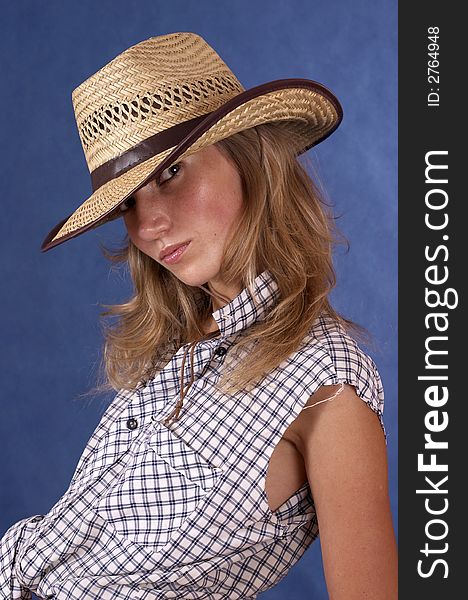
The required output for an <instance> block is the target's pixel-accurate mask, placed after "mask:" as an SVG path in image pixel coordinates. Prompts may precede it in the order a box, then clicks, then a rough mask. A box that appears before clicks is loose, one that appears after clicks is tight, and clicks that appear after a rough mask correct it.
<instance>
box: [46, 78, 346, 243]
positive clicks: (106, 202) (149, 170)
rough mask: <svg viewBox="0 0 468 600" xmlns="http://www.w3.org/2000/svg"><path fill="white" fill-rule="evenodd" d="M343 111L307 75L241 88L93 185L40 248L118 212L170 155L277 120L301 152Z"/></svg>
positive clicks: (335, 124)
mask: <svg viewBox="0 0 468 600" xmlns="http://www.w3.org/2000/svg"><path fill="white" fill-rule="evenodd" d="M342 116H343V112H342V108H341V105H340V103H339V102H338V100H337V99H336V97H335V96H334V94H333V93H332V92H331V91H330V90H328V89H327V88H326V87H325V86H323V85H321V84H319V83H317V82H315V81H312V80H308V79H283V80H278V81H272V82H269V83H265V84H262V85H260V86H257V87H255V88H251V89H250V90H246V91H244V92H242V93H240V94H238V95H237V96H235V97H234V98H233V99H231V100H229V101H228V102H226V103H225V104H224V105H222V106H221V107H220V108H218V109H217V110H215V111H213V112H212V113H210V114H208V115H207V116H206V117H205V118H204V119H202V121H201V122H199V123H198V125H196V126H195V127H194V128H193V130H192V131H190V133H189V134H188V135H186V136H185V138H184V139H183V140H182V141H180V142H179V143H178V144H177V145H175V146H172V147H170V148H167V149H165V150H164V151H162V152H160V153H158V154H156V155H155V156H152V157H151V158H149V159H147V160H145V161H144V162H141V163H140V164H137V165H136V166H134V167H132V168H131V169H130V170H128V171H126V172H125V173H123V174H122V175H120V176H118V177H116V178H114V179H111V180H110V181H108V182H107V183H105V184H103V185H102V186H101V187H99V188H98V189H97V190H96V191H95V192H94V193H93V194H92V195H91V196H90V197H89V198H88V199H87V200H86V201H85V202H83V204H81V205H80V206H79V207H78V208H77V209H76V210H75V211H74V212H73V213H72V214H71V215H69V216H68V217H67V218H66V219H64V220H63V221H61V222H60V223H58V224H57V225H56V226H55V227H54V228H53V229H52V230H51V231H50V232H49V234H48V235H47V237H46V238H45V240H44V242H43V243H42V246H41V250H42V251H43V252H45V251H47V250H50V249H51V248H54V247H55V246H58V245H59V244H62V243H63V242H65V241H67V240H69V239H71V238H74V237H77V236H78V235H81V234H82V233H85V232H86V231H88V230H89V229H93V228H95V227H98V226H100V225H102V224H103V223H105V222H107V221H110V220H113V219H115V218H117V217H119V216H121V215H122V212H121V211H120V205H121V204H122V202H124V200H126V199H127V198H129V197H130V196H131V195H132V194H133V193H135V192H136V191H137V190H138V189H139V188H141V187H143V186H144V185H145V184H146V183H147V182H148V181H150V180H151V179H153V178H156V177H158V176H159V175H160V174H161V173H162V172H163V171H164V170H165V169H166V168H168V167H170V166H171V165H172V164H173V163H174V161H175V160H177V159H182V158H184V157H185V156H188V155H189V154H192V153H194V152H197V151H198V150H200V149H201V148H204V147H206V146H209V145H211V144H214V143H216V142H218V141H220V140H221V139H224V138H227V137H229V136H231V135H234V134H235V133H238V132H239V131H243V130H245V129H248V128H250V127H254V126H256V125H261V124H263V123H269V122H283V123H284V126H285V127H286V128H287V129H288V132H289V133H290V135H291V138H292V139H293V141H294V142H295V144H296V147H297V152H298V154H299V153H302V152H305V151H306V150H308V149H309V148H311V147H312V146H315V145H316V144H318V143H319V142H321V141H323V140H324V139H325V138H326V137H328V136H329V135H330V134H331V133H333V131H335V129H336V128H337V127H338V125H339V124H340V122H341V120H342Z"/></svg>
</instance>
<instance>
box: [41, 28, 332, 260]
mask: <svg viewBox="0 0 468 600" xmlns="http://www.w3.org/2000/svg"><path fill="white" fill-rule="evenodd" d="M72 100H73V106H74V110H75V117H76V122H77V126H78V131H79V134H80V138H81V143H82V145H83V150H84V153H85V157H86V162H87V164H88V168H89V171H90V174H91V182H92V189H93V193H92V195H91V196H90V197H89V198H88V199H87V200H85V202H83V204H81V205H80V206H79V207H78V208H77V209H76V210H75V211H74V212H73V213H72V214H71V215H70V216H68V217H67V218H66V219H64V220H62V221H61V222H60V223H59V224H58V225H56V226H55V227H54V228H53V229H52V230H51V231H50V233H49V234H48V235H47V237H46V239H45V240H44V242H43V244H42V247H41V249H42V250H43V251H46V250H49V249H50V248H53V247H54V246H57V245H58V244H61V243H63V242H65V241H66V240H69V239H71V238H73V237H76V236H78V235H81V234H82V233H84V232H85V231H87V230H88V229H92V228H94V227H97V226H99V225H102V224H103V223H104V222H106V221H110V220H112V219H115V218H117V217H118V216H120V215H121V214H122V212H121V210H120V205H121V204H122V202H123V201H124V200H125V199H127V198H128V197H129V196H131V194H133V193H134V192H135V191H136V190H138V189H139V188H140V187H142V186H143V185H145V184H146V183H147V182H148V181H149V180H151V179H153V178H156V177H158V176H159V174H160V173H162V171H164V170H165V169H167V168H168V167H170V166H171V165H172V164H173V163H174V161H175V160H176V159H178V160H179V159H181V158H183V157H185V156H187V155H189V154H191V153H193V152H196V151H197V150H200V149H201V148H203V147H205V146H208V145H210V144H214V143H215V142H217V141H219V140H221V139H223V138H226V137H228V136H231V135H233V134H235V133H237V132H239V131H242V130H244V129H248V128H249V127H254V126H255V125H260V124H262V123H267V122H273V121H276V122H281V123H282V124H283V126H284V127H286V128H287V129H288V131H289V133H290V136H291V139H292V140H293V141H294V142H295V144H296V147H297V152H298V154H299V153H301V152H305V151H306V150H308V149H309V148H311V147H312V146H314V145H315V144H317V143H318V142H320V141H322V140H324V139H325V138H326V137H327V136H329V135H330V134H331V133H332V132H333V131H334V130H335V129H336V128H337V127H338V125H339V123H340V121H341V119H342V109H341V106H340V103H339V102H338V100H337V99H336V98H335V96H334V95H333V94H332V92H330V90H328V89H327V88H326V87H324V86H323V85H321V84H319V83H317V82H315V81H310V80H308V79H281V80H278V81H271V82H269V83H264V84H262V85H259V86H257V87H254V88H251V89H249V90H245V89H244V88H243V87H242V85H241V84H240V83H239V81H238V80H237V78H236V77H235V75H234V74H233V73H232V71H231V70H230V69H229V68H228V67H227V65H226V64H225V63H224V62H223V61H222V60H221V58H220V57H219V56H218V54H217V53H216V52H215V51H214V50H213V49H212V48H211V47H210V46H209V45H208V44H207V43H206V42H205V40H203V39H202V38H201V37H200V36H198V35H196V34H194V33H173V34H169V35H163V36H159V37H153V38H150V39H149V40H146V41H143V42H140V43H139V44H136V45H135V46H132V47H131V48H129V49H128V50H125V52H122V54H119V55H118V56H117V57H116V58H114V60H112V61H111V62H110V63H108V64H107V65H105V66H104V67H103V68H102V69H100V70H99V71H98V72H97V73H95V74H94V75H92V76H91V77H90V78H89V79H87V80H86V81H85V82H84V83H82V84H81V85H80V86H78V87H77V88H76V89H75V90H74V91H73V94H72Z"/></svg>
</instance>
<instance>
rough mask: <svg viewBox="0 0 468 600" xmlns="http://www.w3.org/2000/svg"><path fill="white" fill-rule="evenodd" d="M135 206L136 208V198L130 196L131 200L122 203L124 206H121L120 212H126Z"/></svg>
mask: <svg viewBox="0 0 468 600" xmlns="http://www.w3.org/2000/svg"><path fill="white" fill-rule="evenodd" d="M133 206H135V198H133V196H130V198H127V199H126V200H124V201H123V202H122V204H121V205H120V211H121V212H125V211H126V210H128V209H129V208H132V207H133Z"/></svg>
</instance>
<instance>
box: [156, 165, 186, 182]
mask: <svg viewBox="0 0 468 600" xmlns="http://www.w3.org/2000/svg"><path fill="white" fill-rule="evenodd" d="M180 167H181V163H175V164H173V165H171V166H170V167H168V168H167V169H165V170H164V171H163V172H162V173H161V175H160V177H159V185H161V184H162V183H165V182H166V181H168V180H169V179H172V178H173V177H174V176H175V175H177V173H178V172H179V171H180Z"/></svg>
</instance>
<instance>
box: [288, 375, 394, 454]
mask: <svg viewBox="0 0 468 600" xmlns="http://www.w3.org/2000/svg"><path fill="white" fill-rule="evenodd" d="M287 434H288V436H289V438H290V439H291V441H293V442H294V443H295V444H296V446H298V448H299V449H300V448H301V447H302V449H304V450H305V447H306V446H310V445H311V444H314V442H315V441H316V442H317V443H320V444H321V445H322V447H323V444H324V443H325V444H328V443H333V445H334V446H335V447H336V445H340V444H343V445H346V446H347V447H348V449H349V445H348V443H349V441H351V442H355V441H356V437H357V436H358V435H359V436H362V435H365V436H367V440H368V442H372V440H373V441H374V442H375V443H377V444H379V445H381V444H382V442H383V444H384V446H385V438H384V435H383V432H382V428H381V426H380V422H379V419H378V416H377V415H376V414H375V412H374V411H373V410H372V409H371V408H370V407H369V406H368V405H367V404H366V402H365V401H364V400H363V399H362V398H360V397H359V396H358V394H357V393H356V390H355V388H354V387H353V386H352V385H348V384H338V385H324V386H320V387H319V388H318V389H317V390H316V392H315V393H314V394H313V395H312V396H311V397H310V398H309V400H308V401H307V403H306V404H305V406H304V409H303V410H302V411H301V412H300V413H299V415H298V416H297V418H296V419H295V420H294V421H293V423H292V424H291V425H290V426H289V428H288V430H287ZM369 436H370V437H369Z"/></svg>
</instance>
